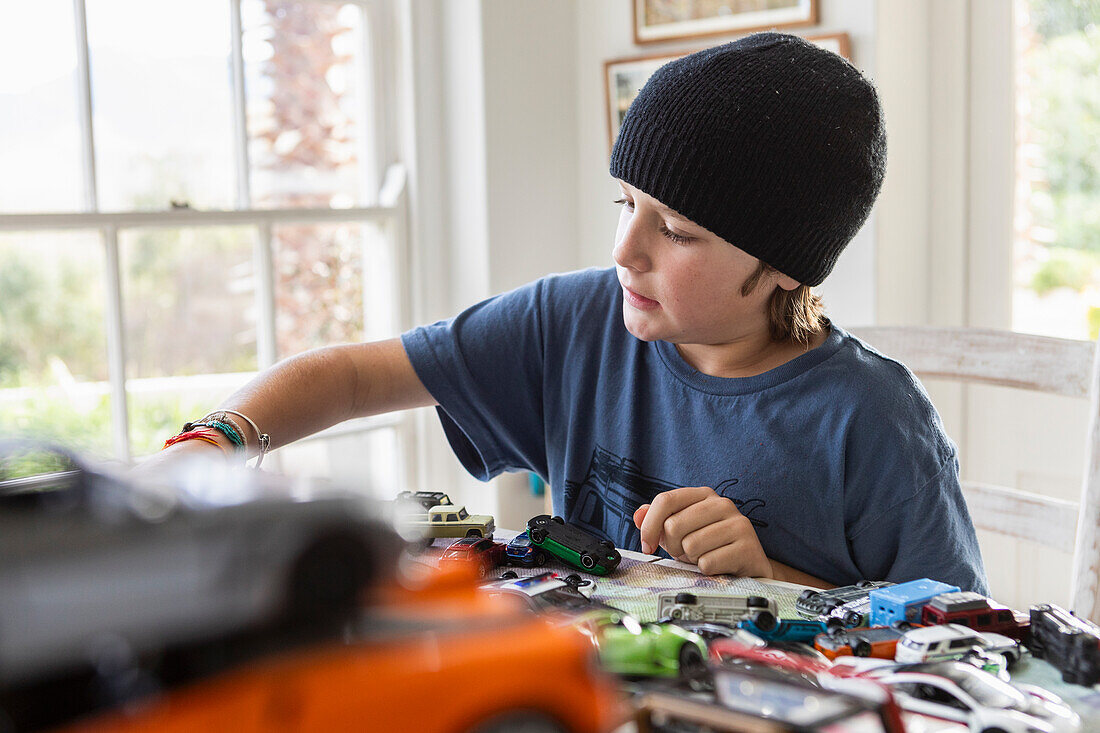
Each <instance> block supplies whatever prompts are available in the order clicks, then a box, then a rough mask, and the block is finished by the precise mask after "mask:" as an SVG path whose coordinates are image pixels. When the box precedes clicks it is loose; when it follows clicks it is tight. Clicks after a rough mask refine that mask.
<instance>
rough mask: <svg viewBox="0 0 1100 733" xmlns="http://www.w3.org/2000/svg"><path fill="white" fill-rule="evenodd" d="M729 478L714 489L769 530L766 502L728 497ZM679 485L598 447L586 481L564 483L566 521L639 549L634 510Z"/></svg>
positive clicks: (593, 453)
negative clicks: (761, 512)
mask: <svg viewBox="0 0 1100 733" xmlns="http://www.w3.org/2000/svg"><path fill="white" fill-rule="evenodd" d="M737 481H738V480H737V479H735V478H731V479H726V480H725V481H723V482H722V483H720V484H718V485H717V486H715V487H714V490H715V491H716V492H718V493H719V494H721V495H722V496H726V497H727V498H728V499H730V500H731V501H733V503H734V504H735V505H736V506H737V509H738V510H739V511H740V512H741V513H742V514H744V515H745V516H746V517H748V519H749V521H750V522H752V524H753V526H754V527H757V528H763V527H767V526H768V523H767V522H765V521H764V520H763V519H761V518H760V517H759V516H756V517H754V516H753V514H759V510H761V509H763V507H764V506H765V502H764V500H763V499H738V498H734V497H732V496H727V494H726V490H727V489H730V488H732V487H733V486H734V485H736V484H737ZM679 488H681V486H680V485H679V484H674V483H672V482H669V481H664V480H662V479H659V478H655V477H653V476H647V475H645V474H644V473H642V471H641V468H640V467H639V466H638V464H637V463H635V462H634V461H632V460H630V459H629V458H622V457H620V456H617V455H615V454H614V453H612V452H611V451H609V450H606V449H604V448H601V447H600V446H599V445H597V446H596V449H595V450H593V451H592V460H591V461H590V462H589V464H588V474H587V475H586V476H585V477H584V480H583V481H579V482H578V481H569V480H566V482H565V511H566V513H567V515H568V516H566V517H565V520H566V521H567V522H568V523H570V524H576V525H578V526H580V527H581V528H583V529H586V530H588V531H590V532H594V533H595V534H597V535H600V536H603V535H606V536H607V538H608V539H609V540H611V541H612V542H614V543H615V546H616V547H623V548H627V549H631V548H637V547H639V546H640V545H639V541H638V530H637V528H635V527H634V510H635V509H637V508H638V507H639V506H641V505H642V504H648V503H649V502H651V501H653V497H655V496H656V495H657V494H659V493H661V492H662V491H668V490H670V489H679Z"/></svg>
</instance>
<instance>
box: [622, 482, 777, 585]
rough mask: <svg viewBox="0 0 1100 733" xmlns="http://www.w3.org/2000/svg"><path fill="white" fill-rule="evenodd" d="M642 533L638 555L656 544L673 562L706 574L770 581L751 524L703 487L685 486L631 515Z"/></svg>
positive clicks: (768, 564)
mask: <svg viewBox="0 0 1100 733" xmlns="http://www.w3.org/2000/svg"><path fill="white" fill-rule="evenodd" d="M634 525H635V526H636V527H637V528H638V529H640V530H641V532H642V552H645V553H647V554H652V553H653V551H654V550H656V549H657V546H658V545H660V546H661V547H663V548H665V550H666V551H667V552H668V554H670V555H672V556H673V557H674V558H676V559H677V560H682V561H683V562H690V563H694V564H696V565H698V566H699V570H700V571H701V572H703V573H705V574H706V575H718V574H720V573H729V574H731V575H739V576H747V577H752V578H771V577H773V570H772V564H771V562H770V561H769V560H768V557H767V555H765V554H764V548H763V547H761V546H760V540H759V539H757V537H756V530H755V529H753V526H752V522H750V521H749V519H748V517H746V516H745V515H744V514H742V513H741V512H740V511H739V510H738V509H737V505H735V504H734V503H733V502H732V501H731V500H729V499H727V498H726V497H724V496H720V495H719V494H718V493H716V492H715V491H714V489H712V488H710V487H708V486H688V487H685V488H682V489H672V490H671V491H665V492H662V493H660V494H658V495H657V497H656V498H655V499H654V500H653V503H652V504H643V505H642V506H640V507H638V510H637V511H636V512H634Z"/></svg>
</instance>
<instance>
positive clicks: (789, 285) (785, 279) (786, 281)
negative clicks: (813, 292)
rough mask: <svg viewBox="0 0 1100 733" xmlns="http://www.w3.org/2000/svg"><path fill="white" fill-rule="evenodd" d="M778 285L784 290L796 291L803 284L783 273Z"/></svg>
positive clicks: (780, 275)
mask: <svg viewBox="0 0 1100 733" xmlns="http://www.w3.org/2000/svg"><path fill="white" fill-rule="evenodd" d="M776 283H777V284H778V285H779V287H781V288H783V289H784V290H794V289H795V288H797V287H798V286H799V285H801V284H802V283H800V282H798V281H797V280H795V279H794V278H793V277H790V276H789V275H784V274H783V273H779V280H777V281H776Z"/></svg>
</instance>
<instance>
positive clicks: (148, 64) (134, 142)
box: [87, 0, 236, 211]
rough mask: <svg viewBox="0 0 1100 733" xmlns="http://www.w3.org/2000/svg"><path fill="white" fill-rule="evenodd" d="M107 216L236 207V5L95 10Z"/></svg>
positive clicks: (135, 1)
mask: <svg viewBox="0 0 1100 733" xmlns="http://www.w3.org/2000/svg"><path fill="white" fill-rule="evenodd" d="M87 8H88V43H89V46H90V49H91V69H92V98H93V103H94V109H95V116H94V125H95V143H96V176H97V179H98V185H99V207H100V209H101V210H104V211H119V210H131V209H167V208H169V201H170V200H176V201H180V202H185V201H186V202H189V203H190V204H191V205H192V206H193V207H195V208H204V209H206V208H216V209H227V208H233V207H234V206H235V205H236V195H235V191H236V185H235V180H236V178H235V175H236V174H235V169H234V160H235V157H234V153H233V144H232V143H233V113H232V106H231V101H230V100H231V93H230V90H231V86H230V79H231V76H230V73H229V70H230V68H231V62H230V45H229V5H228V1H227V0H193V1H192V2H187V3H184V4H182V5H171V4H165V3H160V2H147V1H146V0H87Z"/></svg>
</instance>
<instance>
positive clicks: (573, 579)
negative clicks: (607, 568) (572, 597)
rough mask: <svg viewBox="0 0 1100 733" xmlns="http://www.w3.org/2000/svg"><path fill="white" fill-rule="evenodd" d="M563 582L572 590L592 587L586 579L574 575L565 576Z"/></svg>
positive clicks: (590, 582)
mask: <svg viewBox="0 0 1100 733" xmlns="http://www.w3.org/2000/svg"><path fill="white" fill-rule="evenodd" d="M565 582H566V583H568V584H569V585H571V586H573V587H574V588H584V587H585V586H588V585H592V581H591V580H589V579H588V578H582V577H581V576H579V575H577V574H576V573H569V575H566V576H565Z"/></svg>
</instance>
